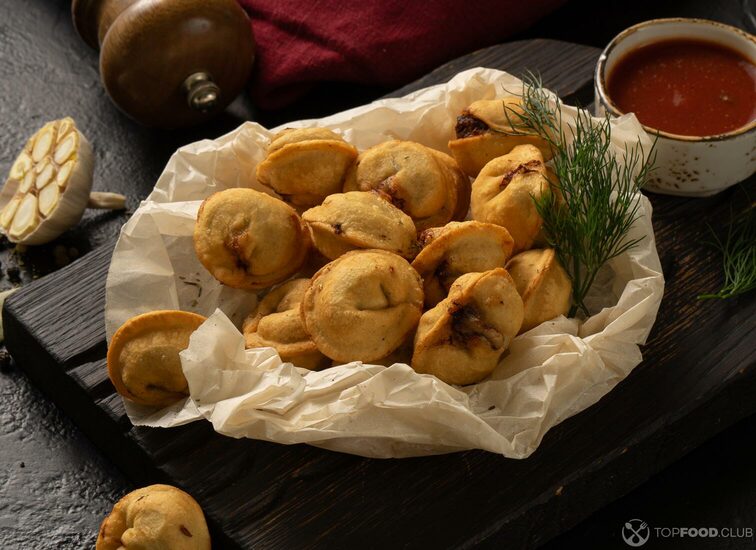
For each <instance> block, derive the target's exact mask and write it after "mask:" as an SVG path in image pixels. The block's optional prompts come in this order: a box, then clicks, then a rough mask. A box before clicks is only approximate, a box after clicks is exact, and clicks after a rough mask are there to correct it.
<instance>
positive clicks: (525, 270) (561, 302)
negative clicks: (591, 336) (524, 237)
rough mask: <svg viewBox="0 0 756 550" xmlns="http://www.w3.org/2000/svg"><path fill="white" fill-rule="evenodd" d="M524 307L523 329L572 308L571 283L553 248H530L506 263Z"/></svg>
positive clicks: (565, 313)
mask: <svg viewBox="0 0 756 550" xmlns="http://www.w3.org/2000/svg"><path fill="white" fill-rule="evenodd" d="M507 271H509V274H510V275H511V276H512V279H513V280H514V282H515V286H517V291H518V292H519V293H520V296H521V297H522V301H523V304H524V307H525V318H524V319H523V321H522V327H521V328H520V332H525V331H528V330H530V329H531V328H533V327H536V326H538V325H540V324H541V323H543V322H544V321H548V320H550V319H553V318H554V317H558V316H560V315H567V313H568V312H569V310H570V298H571V295H572V283H571V281H570V277H569V275H567V272H566V271H565V270H564V268H563V267H562V264H561V263H559V259H558V258H557V255H556V251H555V250H554V249H553V248H546V249H533V250H527V251H525V252H522V253H520V254H518V255H517V256H515V257H513V258H512V259H511V260H509V262H508V263H507Z"/></svg>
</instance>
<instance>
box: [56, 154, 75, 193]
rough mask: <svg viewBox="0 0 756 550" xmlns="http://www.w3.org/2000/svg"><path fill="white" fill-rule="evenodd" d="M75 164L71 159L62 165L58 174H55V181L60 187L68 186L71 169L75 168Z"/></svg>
mask: <svg viewBox="0 0 756 550" xmlns="http://www.w3.org/2000/svg"><path fill="white" fill-rule="evenodd" d="M74 164H75V162H74V161H72V160H69V161H68V162H67V163H65V164H64V165H63V166H61V167H60V170H58V175H57V176H55V183H57V184H58V187H60V188H63V187H65V186H66V183H68V178H69V177H70V176H71V171H72V170H73V169H74Z"/></svg>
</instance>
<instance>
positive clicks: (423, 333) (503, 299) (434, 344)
mask: <svg viewBox="0 0 756 550" xmlns="http://www.w3.org/2000/svg"><path fill="white" fill-rule="evenodd" d="M522 317H523V306H522V299H521V298H520V295H519V294H518V293H517V289H516V288H515V284H514V281H513V280H512V278H511V277H510V276H509V274H508V273H507V271H506V270H505V269H504V268H502V267H499V268H496V269H493V270H490V271H486V272H484V273H467V274H465V275H462V276H461V277H459V278H458V279H457V281H456V282H455V283H454V284H453V285H452V287H451V290H450V291H449V296H448V297H447V298H446V299H444V300H442V301H441V302H439V303H438V305H436V307H434V308H433V309H430V310H428V311H426V312H425V313H424V314H423V316H422V318H421V319H420V324H419V325H418V327H417V334H416V335H415V348H414V353H413V355H412V368H413V369H415V371H417V372H419V373H421V374H433V375H434V376H436V377H437V378H439V379H440V380H442V381H444V382H446V383H448V384H460V385H464V384H474V383H476V382H479V381H480V380H482V379H483V378H485V377H486V376H488V375H489V374H491V372H492V371H493V370H494V369H495V368H496V365H497V364H498V363H499V359H500V358H501V356H502V355H503V354H504V352H505V351H506V350H507V348H508V347H509V344H510V342H511V341H512V339H513V338H514V337H515V335H516V334H517V332H518V331H519V329H520V325H521V324H522Z"/></svg>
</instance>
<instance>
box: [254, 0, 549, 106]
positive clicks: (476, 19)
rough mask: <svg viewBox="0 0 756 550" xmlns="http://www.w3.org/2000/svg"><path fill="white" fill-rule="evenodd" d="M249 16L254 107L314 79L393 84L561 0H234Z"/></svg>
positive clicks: (288, 96) (275, 102) (499, 36)
mask: <svg viewBox="0 0 756 550" xmlns="http://www.w3.org/2000/svg"><path fill="white" fill-rule="evenodd" d="M239 1H240V2H241V4H242V5H243V6H244V8H245V9H246V10H247V13H249V16H250V18H251V19H252V29H253V32H254V35H255V42H256V43H257V61H256V68H255V72H254V78H253V82H252V86H253V95H254V96H255V99H256V100H257V104H258V105H259V106H260V107H263V108H266V109H271V108H276V107H281V106H284V105H286V104H287V103H290V102H292V101H293V100H295V99H296V98H297V97H299V96H301V95H302V94H303V93H305V92H306V91H307V90H308V89H309V88H310V87H311V86H312V85H313V84H315V83H318V82H333V81H336V82H354V83H360V84H370V85H381V86H387V87H395V86H399V85H402V84H405V83H407V82H409V81H411V80H413V79H415V78H418V77H419V76H422V75H423V74H424V73H426V72H428V71H429V70H431V69H433V68H435V67H436V66H438V65H440V64H441V63H444V62H445V61H449V60H450V59H453V58H454V57H457V56H459V55H462V54H465V53H469V52H472V51H474V50H475V49H477V48H481V47H483V46H488V45H492V44H496V43H498V42H501V41H502V40H504V39H505V38H507V37H508V36H510V35H512V34H513V33H516V32H518V31H521V30H523V29H525V28H526V27H528V26H529V25H531V24H532V23H533V22H535V21H536V20H537V19H538V18H539V17H541V16H543V15H545V14H546V13H548V12H549V11H551V10H553V9H554V8H555V7H557V6H558V5H560V4H561V3H562V2H563V0H425V1H412V0H358V1H348V0H309V1H308V0H239Z"/></svg>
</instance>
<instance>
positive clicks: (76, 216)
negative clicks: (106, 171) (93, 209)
mask: <svg viewBox="0 0 756 550" xmlns="http://www.w3.org/2000/svg"><path fill="white" fill-rule="evenodd" d="M93 171H94V158H93V155H92V147H91V145H90V144H89V142H88V141H87V140H86V138H85V137H84V136H83V135H82V134H81V132H80V131H79V130H78V129H77V128H76V123H74V121H73V120H72V119H71V118H64V119H61V120H54V121H52V122H48V123H47V124H45V125H44V126H43V127H42V128H41V129H40V130H39V131H37V133H35V134H34V135H33V136H32V137H31V138H30V139H29V141H27V142H26V146H25V147H24V149H23V150H22V151H21V153H19V155H18V157H17V158H16V161H15V162H14V163H13V166H12V167H11V169H10V173H9V174H8V179H7V180H6V181H5V185H4V186H3V189H2V191H0V232H2V233H3V234H5V235H6V236H7V237H8V239H9V240H10V241H11V242H14V243H20V244H31V245H35V244H44V243H46V242H49V241H51V240H53V239H54V238H56V237H57V236H58V235H60V234H61V233H63V232H64V231H66V230H67V229H69V228H70V227H72V226H74V225H76V224H77V223H78V222H79V220H80V219H81V216H82V214H83V213H84V210H85V209H86V208H87V203H88V202H89V191H90V189H91V188H92V173H93Z"/></svg>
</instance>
